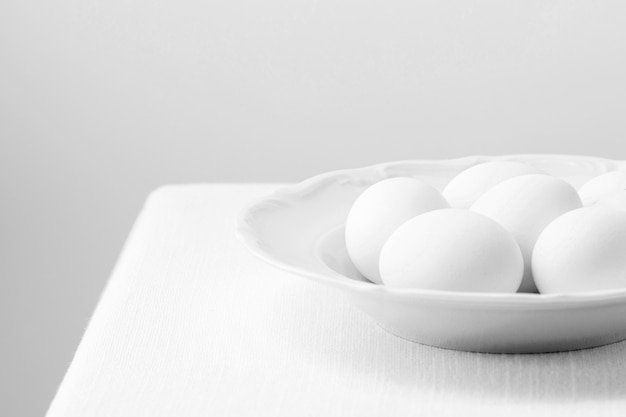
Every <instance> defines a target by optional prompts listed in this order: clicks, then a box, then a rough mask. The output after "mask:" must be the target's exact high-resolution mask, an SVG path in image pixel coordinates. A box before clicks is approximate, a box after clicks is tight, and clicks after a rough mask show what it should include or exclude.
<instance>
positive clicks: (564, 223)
mask: <svg viewBox="0 0 626 417" xmlns="http://www.w3.org/2000/svg"><path fill="white" fill-rule="evenodd" d="M625 255H626V212H625V211H621V210H615V209H611V208H607V207H585V208H581V209H578V210H574V211H570V212H569V213H565V214H563V215H562V216H560V217H559V218H557V219H555V220H554V221H553V222H552V223H550V224H549V225H548V226H547V227H546V228H545V230H544V231H543V233H541V235H540V236H539V239H537V244H536V245H535V249H534V251H533V257H532V269H533V275H534V277H535V282H536V283H537V287H538V288H539V291H540V292H541V293H542V294H549V293H568V292H584V291H594V290H606V289H613V288H626V256H625Z"/></svg>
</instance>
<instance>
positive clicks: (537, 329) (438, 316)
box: [237, 155, 626, 353]
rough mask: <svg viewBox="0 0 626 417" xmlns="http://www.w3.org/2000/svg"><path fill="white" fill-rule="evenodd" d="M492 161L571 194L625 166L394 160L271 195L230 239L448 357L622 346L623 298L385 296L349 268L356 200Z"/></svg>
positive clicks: (625, 331)
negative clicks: (538, 172)
mask: <svg viewBox="0 0 626 417" xmlns="http://www.w3.org/2000/svg"><path fill="white" fill-rule="evenodd" d="M493 160H509V161H521V162H525V163H527V164H530V165H533V166H536V167H538V168H540V169H542V170H544V171H547V172H548V173H551V174H553V175H555V176H558V177H561V178H563V179H564V180H566V181H568V182H570V183H571V184H572V185H574V186H576V187H578V186H580V185H581V184H582V183H583V182H584V181H586V180H587V179H589V178H591V177H593V176H595V175H599V174H602V173H604V172H607V171H611V170H615V169H626V162H623V161H612V160H607V159H601V158H594V157H583V156H563V155H509V156H498V157H491V156H473V157H467V158H461V159H451V160H441V161H402V162H391V163H386V164H380V165H374V166H370V167H365V168H360V169H348V170H341V171H334V172H329V173H325V174H321V175H318V176H316V177H313V178H310V179H308V180H306V181H304V182H302V183H300V184H297V185H294V186H292V187H288V188H282V189H279V190H277V191H276V192H275V193H274V194H272V195H270V196H267V197H265V198H261V199H259V200H257V201H255V202H253V203H252V204H250V205H249V206H248V207H247V208H246V209H245V210H244V211H243V212H242V213H241V214H240V216H239V218H238V224H237V232H238V235H239V236H240V237H241V238H242V239H243V241H244V242H245V243H246V245H247V246H248V248H249V249H250V250H251V251H252V252H253V253H254V254H256V255H257V256H259V257H261V258H262V259H264V260H266V261H267V262H269V263H271V264H273V265H275V266H277V267H279V268H282V269H286V270H288V271H291V272H293V273H294V278H295V277H296V275H300V276H303V277H306V278H309V279H313V280H315V281H317V282H319V283H321V284H328V285H331V286H333V287H334V288H336V289H338V290H340V291H342V292H343V293H344V294H345V295H347V296H348V297H349V299H350V300H351V301H352V302H353V303H354V305H355V306H357V307H358V308H360V309H361V310H363V311H364V312H365V313H367V314H369V315H370V316H371V317H373V318H374V319H375V320H376V321H377V322H378V323H379V324H380V325H381V326H382V327H383V328H384V329H386V330H387V331H389V332H391V333H393V334H395V335H397V336H400V337H402V338H405V339H408V340H411V341H415V342H418V343H423V344H427V345H431V346H437V347H442V348H448V349H455V350H466V351H476V352H500V353H522V352H523V353H531V352H554V351H564V350H573V349H583V348H589V347H595V346H601V345H605V344H608V343H613V342H616V341H620V340H624V339H626V289H623V290H622V289H620V290H612V291H601V292H593V293H578V294H550V295H539V294H492V293H460V292H445V291H425V290H412V289H393V288H386V287H385V286H382V285H376V284H373V283H371V282H369V281H367V280H366V279H364V278H363V277H362V276H360V274H359V273H358V272H357V271H356V270H355V268H354V266H353V265H352V263H351V262H350V260H349V258H348V255H347V252H346V249H345V244H344V239H343V225H344V223H345V219H346V216H347V214H348V211H349V209H350V207H351V205H352V203H353V201H354V200H355V199H356V197H357V196H358V195H359V194H360V193H361V192H362V191H363V190H364V189H365V188H367V187H368V186H370V185H371V184H373V183H375V182H377V181H380V180H382V179H385V178H390V177H398V176H408V177H415V178H421V179H424V180H426V181H428V182H430V183H431V184H433V185H434V186H435V187H437V188H439V189H440V190H441V189H443V187H444V186H445V185H446V183H447V182H448V181H449V180H450V179H451V178H452V177H453V176H454V175H456V174H457V173H458V172H460V171H462V170H464V169H466V168H468V167H470V166H473V165H476V164H478V163H482V162H487V161H493Z"/></svg>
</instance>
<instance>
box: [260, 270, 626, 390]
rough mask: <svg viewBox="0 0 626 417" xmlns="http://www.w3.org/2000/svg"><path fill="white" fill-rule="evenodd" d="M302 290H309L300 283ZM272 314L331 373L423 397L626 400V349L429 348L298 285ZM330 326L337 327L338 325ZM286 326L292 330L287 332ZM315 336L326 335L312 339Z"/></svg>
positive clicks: (621, 345) (282, 333) (281, 332)
mask: <svg viewBox="0 0 626 417" xmlns="http://www.w3.org/2000/svg"><path fill="white" fill-rule="evenodd" d="M300 284H301V283H300ZM276 297H278V298H279V299H277V300H274V301H275V302H276V303H278V304H281V305H283V308H284V307H287V308H289V309H290V310H291V311H293V312H294V314H293V315H292V316H291V317H289V318H287V319H286V318H285V317H284V310H283V311H282V312H281V311H279V310H272V309H270V311H269V313H270V314H275V315H278V314H280V315H281V317H274V318H273V320H274V321H275V322H276V323H279V324H280V325H277V326H274V327H273V330H274V331H275V335H274V336H275V337H278V338H280V339H281V343H286V344H288V345H290V347H291V348H292V349H297V350H298V355H295V356H297V357H301V356H304V357H305V358H306V359H307V360H310V361H312V362H313V363H315V364H316V366H317V365H319V366H320V368H325V369H326V370H328V371H330V372H338V373H344V374H346V375H347V376H349V375H358V376H359V378H362V379H365V380H370V382H372V383H381V381H383V382H384V383H385V384H394V385H397V386H400V387H402V388H403V389H404V390H407V389H408V390H416V391H417V394H419V392H422V393H425V394H427V393H431V392H433V391H434V392H436V393H451V394H453V395H455V396H461V397H480V398H482V399H490V400H491V399H492V400H493V401H494V402H528V401H532V402H553V401H559V402H562V401H564V400H571V401H573V402H574V401H585V400H593V399H601V400H610V399H626V342H618V343H614V344H611V345H607V346H602V347H597V348H592V349H585V350H577V351H570V352H560V353H544V354H489V353H473V352H461V351H453V350H446V349H441V348H436V347H430V346H426V345H421V344H418V343H414V342H411V341H407V340H404V339H402V338H400V337H397V336H395V335H392V334H391V333H388V332H386V331H385V330H383V329H382V328H381V327H380V326H378V325H377V323H376V322H375V321H374V319H372V318H370V317H369V316H367V315H366V314H365V313H363V312H361V311H360V310H357V309H356V308H354V307H353V306H352V305H350V304H349V303H348V301H347V300H346V299H344V298H343V297H342V296H341V295H340V294H338V293H336V292H335V291H333V290H332V289H329V288H326V287H322V288H321V287H320V286H319V285H316V284H313V283H306V284H305V285H298V283H296V282H291V283H289V284H288V285H286V286H285V287H284V288H283V291H281V292H279V293H277V294H276ZM328 323H332V325H331V326H329V325H328ZM283 326H284V327H283ZM311 335H324V337H323V338H320V339H319V340H311Z"/></svg>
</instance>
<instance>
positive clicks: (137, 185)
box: [0, 0, 626, 416]
mask: <svg viewBox="0 0 626 417" xmlns="http://www.w3.org/2000/svg"><path fill="white" fill-rule="evenodd" d="M625 12H626V6H625V5H624V3H620V2H610V1H601V2H593V1H554V0H544V1H526V2H521V1H520V2H509V1H502V0H500V1H478V0H469V1H432V2H430V1H418V2H415V1H410V0H406V1H403V0H391V1H386V2H380V1H371V0H365V1H355V0H350V1H347V0H339V1H317V0H295V1H294V0H289V1H288V0H284V1H283V0H270V1H268V2H256V1H246V0H232V1H222V2H201V1H194V0H183V1H177V2H174V1H167V0H151V1H147V0H124V1H122V0H109V1H93V0H87V1H84V0H80V1H79V0H57V1H54V2H44V1H43V0H32V1H29V0H25V1H20V2H16V1H5V2H0V59H1V61H0V191H1V199H0V330H1V333H0V335H1V338H2V339H1V340H0V415H3V416H5V415H6V416H13V415H20V416H36V415H42V414H43V413H44V412H45V410H46V408H47V406H48V404H49V402H50V401H51V399H52V397H53V395H54V392H55V389H56V387H57V386H58V384H59V383H60V381H61V378H62V376H63V373H64V371H65V369H66V368H67V366H68V364H69V362H70V361H71V358H72V354H73V351H74V349H75V347H76V346H77V344H78V342H79V340H80V336H81V334H82V332H83V329H84V328H85V326H86V324H87V322H88V319H89V316H90V314H91V312H92V310H93V308H94V306H95V303H96V301H97V298H98V295H99V293H100V291H101V290H102V288H103V285H104V283H105V281H106V279H107V276H108V274H109V273H110V271H111V269H112V267H113V265H114V262H115V259H116V257H117V255H118V254H119V252H120V250H121V248H122V244H123V241H124V239H125V236H126V235H127V233H128V231H129V229H130V227H131V225H132V222H133V220H134V218H135V217H136V215H137V213H138V211H139V209H140V207H141V204H142V202H143V200H144V199H145V197H146V195H147V194H148V193H149V192H150V191H151V190H152V189H154V188H155V187H157V186H159V185H161V184H165V183H184V182H223V181H247V182H252V181H298V180H301V179H303V178H305V177H307V176H310V175H313V174H316V173H319V172H323V171H326V170H330V169H336V168H344V167H356V166H361V165H365V164H370V163H376V162H383V161H388V160H396V159H423V158H448V157H456V156H464V155H470V154H502V153H520V152H521V153H535V152H545V153H565V154H568V153H569V154H589V155H598V156H606V157H612V158H616V159H624V158H626V144H625V140H624V138H625V133H626V117H624V115H625V112H624V111H625V110H626V103H625V100H624V93H625V92H626V80H625V79H624V74H626V29H624V28H626V25H625V23H626V21H625V20H626V17H625V16H626V13H625Z"/></svg>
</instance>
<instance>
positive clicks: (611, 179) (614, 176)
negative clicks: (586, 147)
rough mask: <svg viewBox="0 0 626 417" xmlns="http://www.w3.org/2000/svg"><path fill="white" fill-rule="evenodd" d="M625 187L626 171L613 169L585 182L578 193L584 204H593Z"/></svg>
mask: <svg viewBox="0 0 626 417" xmlns="http://www.w3.org/2000/svg"><path fill="white" fill-rule="evenodd" d="M623 189H626V171H611V172H607V173H605V174H602V175H598V176H597V177H594V178H592V179H590V180H589V181H587V182H586V183H584V184H583V185H582V186H581V187H580V188H579V189H578V194H580V198H581V200H582V202H583V205H584V206H591V205H593V204H595V203H596V202H597V201H598V200H599V199H600V198H602V197H604V196H606V195H608V194H612V193H614V192H617V191H620V190H623Z"/></svg>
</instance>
